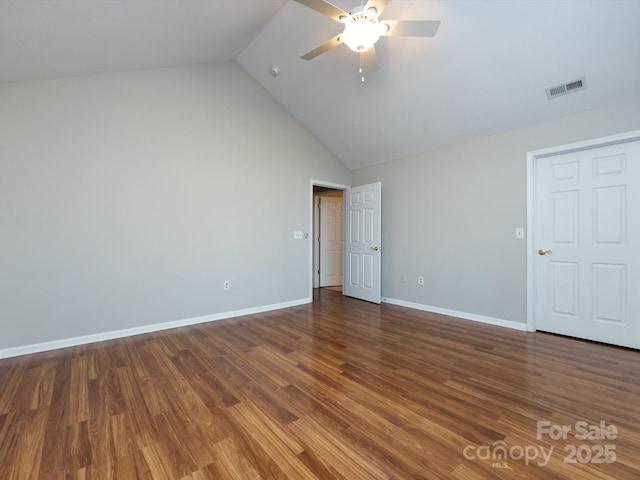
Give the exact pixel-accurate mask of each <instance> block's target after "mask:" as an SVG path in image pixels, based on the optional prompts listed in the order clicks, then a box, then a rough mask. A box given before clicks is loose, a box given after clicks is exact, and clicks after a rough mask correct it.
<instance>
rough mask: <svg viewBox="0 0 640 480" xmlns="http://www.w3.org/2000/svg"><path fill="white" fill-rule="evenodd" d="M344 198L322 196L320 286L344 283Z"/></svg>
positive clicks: (333, 285)
mask: <svg viewBox="0 0 640 480" xmlns="http://www.w3.org/2000/svg"><path fill="white" fill-rule="evenodd" d="M342 202H343V200H342V198H336V197H320V242H319V243H320V286H321V287H335V286H339V285H342V255H343V251H342V224H343V218H342Z"/></svg>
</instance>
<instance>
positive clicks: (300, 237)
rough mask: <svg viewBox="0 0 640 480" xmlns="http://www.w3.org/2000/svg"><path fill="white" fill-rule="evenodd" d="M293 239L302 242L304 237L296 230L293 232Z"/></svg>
mask: <svg viewBox="0 0 640 480" xmlns="http://www.w3.org/2000/svg"><path fill="white" fill-rule="evenodd" d="M293 238H294V239H296V240H302V239H303V238H304V235H303V234H302V232H301V231H299V230H296V231H295V232H293Z"/></svg>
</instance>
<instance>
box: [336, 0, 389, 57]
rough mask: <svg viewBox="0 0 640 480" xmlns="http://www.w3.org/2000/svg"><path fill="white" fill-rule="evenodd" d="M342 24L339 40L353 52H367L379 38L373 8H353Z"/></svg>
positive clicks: (375, 13)
mask: <svg viewBox="0 0 640 480" xmlns="http://www.w3.org/2000/svg"><path fill="white" fill-rule="evenodd" d="M344 23H345V27H344V32H343V33H342V37H341V40H342V41H343V42H344V43H345V44H346V45H347V46H348V47H349V48H350V49H351V50H353V51H354V52H365V51H367V50H369V49H370V48H371V47H372V46H373V45H374V44H375V43H376V42H377V41H378V39H379V38H380V34H381V30H380V24H379V23H378V11H377V10H376V9H375V8H374V7H370V8H368V9H366V10H365V7H362V6H358V7H355V8H354V9H352V10H351V11H350V12H349V16H348V17H347V18H346V19H345V20H344Z"/></svg>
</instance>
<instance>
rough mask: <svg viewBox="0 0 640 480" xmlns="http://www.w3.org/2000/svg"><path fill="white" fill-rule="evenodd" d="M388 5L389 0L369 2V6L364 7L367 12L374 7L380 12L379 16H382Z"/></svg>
mask: <svg viewBox="0 0 640 480" xmlns="http://www.w3.org/2000/svg"><path fill="white" fill-rule="evenodd" d="M388 3H389V0H369V1H368V2H367V5H366V6H365V7H364V10H365V11H367V10H368V9H370V8H371V7H374V8H375V9H376V10H377V11H378V16H380V14H381V13H382V12H384V9H385V8H386V7H387V4H388Z"/></svg>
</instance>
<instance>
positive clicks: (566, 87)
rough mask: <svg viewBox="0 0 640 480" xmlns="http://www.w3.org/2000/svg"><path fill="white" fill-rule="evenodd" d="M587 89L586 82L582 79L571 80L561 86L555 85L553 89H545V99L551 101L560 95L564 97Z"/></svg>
mask: <svg viewBox="0 0 640 480" xmlns="http://www.w3.org/2000/svg"><path fill="white" fill-rule="evenodd" d="M585 88H587V82H586V80H585V78H584V77H582V78H579V79H578V80H572V81H570V82H567V83H563V84H562V85H556V86H555V87H549V88H547V98H548V99H552V98H555V97H559V96H560V95H566V94H567V93H573V92H575V91H578V90H584V89H585Z"/></svg>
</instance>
